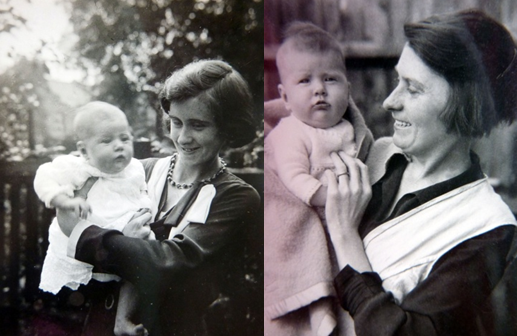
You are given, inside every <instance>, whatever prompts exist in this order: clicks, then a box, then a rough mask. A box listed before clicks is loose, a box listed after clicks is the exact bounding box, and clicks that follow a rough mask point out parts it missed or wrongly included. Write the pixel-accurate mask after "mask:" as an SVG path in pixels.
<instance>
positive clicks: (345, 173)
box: [336, 172, 350, 178]
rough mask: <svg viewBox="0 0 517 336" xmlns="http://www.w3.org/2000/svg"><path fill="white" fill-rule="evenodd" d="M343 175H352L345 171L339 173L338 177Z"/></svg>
mask: <svg viewBox="0 0 517 336" xmlns="http://www.w3.org/2000/svg"><path fill="white" fill-rule="evenodd" d="M343 175H347V176H350V174H348V172H344V173H341V174H337V175H336V177H337V178H339V177H340V176H343Z"/></svg>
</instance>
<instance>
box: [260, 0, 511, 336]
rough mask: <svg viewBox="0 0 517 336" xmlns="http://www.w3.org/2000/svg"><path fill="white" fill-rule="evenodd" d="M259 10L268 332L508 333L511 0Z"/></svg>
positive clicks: (282, 0) (307, 0)
mask: <svg viewBox="0 0 517 336" xmlns="http://www.w3.org/2000/svg"><path fill="white" fill-rule="evenodd" d="M264 9H265V17H264V135H265V139H264V158H265V166H264V175H265V179H264V202H265V203H264V335H267V336H278V335H320V336H322V335H333V336H335V335H343V336H348V335H516V334H517V303H516V302H517V300H516V299H517V262H516V261H515V256H516V254H515V253H516V251H517V249H516V248H517V240H516V239H517V236H516V234H515V229H516V225H517V221H516V218H515V214H516V213H517V192H516V191H517V175H516V164H517V154H516V153H517V152H516V148H515V144H516V143H517V128H516V127H517V126H516V123H514V120H515V119H516V118H517V98H516V95H515V92H516V90H517V45H516V42H515V38H516V36H517V6H516V4H515V3H514V2H513V1H509V0H498V1H476V0H469V1H453V2H451V1H438V0H425V1H408V0H265V1H264Z"/></svg>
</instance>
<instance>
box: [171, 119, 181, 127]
mask: <svg viewBox="0 0 517 336" xmlns="http://www.w3.org/2000/svg"><path fill="white" fill-rule="evenodd" d="M171 123H172V124H173V125H174V126H176V127H181V125H182V124H181V121H179V120H178V119H171Z"/></svg>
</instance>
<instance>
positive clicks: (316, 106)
mask: <svg viewBox="0 0 517 336" xmlns="http://www.w3.org/2000/svg"><path fill="white" fill-rule="evenodd" d="M276 62H277V67H278V71H279V74H280V80H281V84H280V85H278V90H279V92H280V96H281V98H282V100H283V102H284V105H285V108H286V109H287V110H288V111H289V112H290V113H291V114H290V116H289V117H286V118H283V119H282V120H281V121H280V122H279V124H278V125H277V126H276V127H275V128H274V129H273V130H272V131H271V133H270V134H269V135H268V137H267V138H266V145H267V146H270V148H272V151H273V152H274V156H273V158H274V162H273V164H272V168H273V169H274V170H275V171H276V173H277V174H278V176H279V177H280V179H281V181H282V182H283V183H284V185H285V186H286V188H287V189H288V190H289V191H290V192H291V193H293V194H294V195H295V196H296V197H298V198H299V199H301V200H302V201H303V202H304V203H306V204H307V205H309V206H324V205H325V200H326V194H327V191H326V190H327V188H326V181H325V178H324V172H325V170H327V169H332V168H333V163H332V160H331V158H330V153H331V152H339V151H343V152H345V153H346V154H347V155H349V156H352V157H356V156H357V154H358V150H359V148H358V146H357V144H356V142H355V134H354V127H353V126H352V123H351V122H350V121H349V120H347V119H344V116H345V113H346V111H347V109H348V108H349V101H350V92H349V84H348V81H347V77H346V69H345V63H344V56H343V54H342V52H341V49H340V46H339V44H338V42H337V41H336V40H335V39H334V38H333V37H332V36H330V35H329V34H328V33H327V32H325V31H324V30H322V29H320V28H318V27H316V26H314V25H313V24H310V23H302V22H295V23H292V24H291V25H290V26H289V27H288V29H287V30H286V33H285V39H284V42H283V43H282V45H281V46H280V48H279V50H278V53H277V59H276ZM336 173H337V172H336Z"/></svg>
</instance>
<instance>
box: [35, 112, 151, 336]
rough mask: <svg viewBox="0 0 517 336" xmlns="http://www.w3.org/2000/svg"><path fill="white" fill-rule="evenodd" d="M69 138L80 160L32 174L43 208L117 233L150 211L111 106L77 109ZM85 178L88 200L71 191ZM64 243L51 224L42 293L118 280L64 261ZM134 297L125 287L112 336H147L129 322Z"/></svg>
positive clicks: (125, 130)
mask: <svg viewBox="0 0 517 336" xmlns="http://www.w3.org/2000/svg"><path fill="white" fill-rule="evenodd" d="M74 133H75V135H76V137H77V138H78V142H77V149H78V150H79V152H80V153H81V156H80V157H77V156H73V155H64V156H59V157H57V158H56V159H54V161H52V162H50V163H45V164H43V165H41V166H40V167H39V168H38V170H37V172H36V177H35V179H34V189H35V190H36V193H37V194H38V197H39V198H40V199H41V200H42V201H43V202H45V204H46V206H47V207H55V208H57V209H58V210H60V211H68V212H71V213H73V212H75V214H76V215H77V217H78V219H79V218H80V219H81V220H86V219H88V221H90V222H92V223H94V224H96V225H99V226H102V227H105V228H111V229H115V230H119V231H122V229H123V228H124V226H125V225H126V224H127V223H128V222H129V220H130V219H131V218H132V217H133V215H135V214H136V212H137V211H138V210H141V209H145V208H150V207H151V200H150V199H149V197H148V196H147V186H146V182H145V172H144V169H143V166H142V164H141V163H140V162H139V161H138V160H136V159H134V158H133V142H132V139H133V138H132V135H131V132H130V129H129V124H128V121H127V119H126V116H125V114H124V113H123V112H122V111H121V110H120V109H118V108H117V107H115V106H113V105H110V104H108V103H104V102H91V103H88V104H86V105H85V106H83V107H81V108H79V110H78V112H77V115H76V117H75V119H74ZM90 178H96V181H95V182H94V183H93V185H92V186H91V189H90V190H89V192H88V200H86V199H84V198H82V197H74V191H76V190H79V189H81V188H82V187H83V186H84V185H85V184H86V182H87V181H88V180H89V179H90ZM90 181H91V180H90ZM150 238H153V237H150ZM67 242H68V237H67V235H65V234H64V233H63V232H62V231H61V229H60V226H59V223H58V222H57V219H54V221H53V222H52V224H51V225H50V228H49V247H48V250H47V254H46V257H45V261H44V263H43V269H42V272H41V282H40V288H41V289H42V290H44V291H47V292H51V293H53V294H57V293H58V292H59V291H60V289H61V288H62V287H64V286H66V287H69V288H71V289H74V290H75V289H77V288H78V287H79V285H81V284H87V283H88V282H89V281H90V280H91V279H95V280H98V281H101V282H107V281H112V280H117V281H118V280H120V278H119V277H117V276H115V275H111V274H103V273H93V272H92V268H93V267H92V266H91V265H89V264H86V263H83V262H80V261H77V260H75V259H73V258H69V257H67V254H66V249H67ZM134 296H136V292H134V290H133V289H132V285H131V284H129V283H127V282H126V283H124V284H123V285H122V287H121V290H120V299H119V303H118V308H117V317H116V322H115V334H116V335H122V334H124V335H126V334H128V335H143V334H145V333H146V331H145V328H144V327H143V325H141V324H139V325H135V324H133V323H132V322H131V321H130V316H131V314H133V313H134V311H135V310H136V300H135V298H134Z"/></svg>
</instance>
